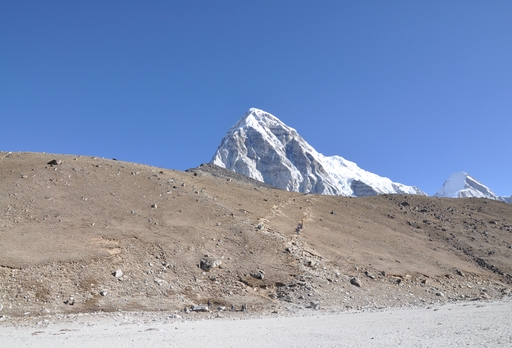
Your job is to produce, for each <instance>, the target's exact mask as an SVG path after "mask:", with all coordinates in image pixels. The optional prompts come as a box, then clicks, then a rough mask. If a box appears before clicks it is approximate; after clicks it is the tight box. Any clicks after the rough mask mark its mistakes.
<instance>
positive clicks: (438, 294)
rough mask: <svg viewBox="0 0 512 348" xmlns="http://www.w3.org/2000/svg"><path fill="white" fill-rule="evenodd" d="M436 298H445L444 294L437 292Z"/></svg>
mask: <svg viewBox="0 0 512 348" xmlns="http://www.w3.org/2000/svg"><path fill="white" fill-rule="evenodd" d="M436 296H439V297H444V294H443V293H442V292H440V291H438V292H436Z"/></svg>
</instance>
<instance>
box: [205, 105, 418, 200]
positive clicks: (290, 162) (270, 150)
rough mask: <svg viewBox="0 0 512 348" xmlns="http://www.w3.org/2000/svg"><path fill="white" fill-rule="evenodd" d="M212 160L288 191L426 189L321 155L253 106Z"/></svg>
mask: <svg viewBox="0 0 512 348" xmlns="http://www.w3.org/2000/svg"><path fill="white" fill-rule="evenodd" d="M211 163H213V164H216V165H218V166H220V167H223V168H227V169H230V170H233V171H235V172H238V173H240V174H243V175H245V176H248V177H251V178H253V179H256V180H259V181H262V182H265V183H267V184H269V185H272V186H275V187H279V188H282V189H285V190H288V191H297V192H304V193H319V194H328V195H344V196H370V195H376V194H383V193H406V194H425V193H423V192H422V191H421V190H420V189H418V188H416V187H412V186H407V185H403V184H399V183H395V182H392V181H391V180H390V179H388V178H385V177H381V176H378V175H376V174H373V173H370V172H368V171H366V170H363V169H361V168H359V167H358V166H357V164H355V163H354V162H350V161H347V160H346V159H344V158H342V157H339V156H331V157H328V156H324V155H322V154H321V153H319V152H317V151H316V150H315V149H314V148H313V147H312V146H310V145H309V144H308V143H307V142H306V141H305V140H304V139H303V138H302V137H301V136H300V135H299V134H298V133H297V131H296V130H295V129H293V128H291V127H288V126H287V125H285V124H284V123H283V122H281V121H280V120H279V119H278V118H277V117H275V116H273V115H271V114H269V113H267V112H265V111H262V110H259V109H255V108H252V109H249V111H248V112H247V113H246V114H245V115H244V116H243V117H242V118H241V119H240V120H239V121H238V122H237V123H236V124H235V125H234V126H233V127H231V129H229V131H228V133H227V134H226V136H225V137H224V139H222V142H221V144H220V146H219V148H218V149H217V152H216V153H215V155H214V156H213V158H212V160H211Z"/></svg>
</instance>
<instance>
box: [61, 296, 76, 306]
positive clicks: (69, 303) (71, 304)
mask: <svg viewBox="0 0 512 348" xmlns="http://www.w3.org/2000/svg"><path fill="white" fill-rule="evenodd" d="M64 304H67V305H70V306H73V305H74V304H75V299H74V298H73V297H70V298H69V299H67V300H66V301H64Z"/></svg>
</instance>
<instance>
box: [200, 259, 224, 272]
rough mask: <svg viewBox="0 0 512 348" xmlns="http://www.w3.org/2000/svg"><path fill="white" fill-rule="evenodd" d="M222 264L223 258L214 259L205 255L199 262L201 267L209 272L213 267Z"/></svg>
mask: <svg viewBox="0 0 512 348" xmlns="http://www.w3.org/2000/svg"><path fill="white" fill-rule="evenodd" d="M221 264H222V260H214V259H212V258H209V257H204V258H202V259H201V261H200V262H199V267H200V268H201V269H202V270H203V271H206V272H209V271H210V270H211V269H212V268H215V267H219V266H220V265H221Z"/></svg>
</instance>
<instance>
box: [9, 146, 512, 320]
mask: <svg viewBox="0 0 512 348" xmlns="http://www.w3.org/2000/svg"><path fill="white" fill-rule="evenodd" d="M52 159H57V160H59V161H62V163H61V164H58V165H48V164H47V162H49V161H50V160H52ZM212 173H213V175H212ZM238 179H239V177H238V176H236V175H233V174H232V173H227V172H223V171H222V170H219V169H218V168H214V167H211V166H203V167H199V168H196V169H194V170H191V171H190V172H179V171H173V170H166V169H160V168H153V167H149V166H145V165H139V164H133V163H126V162H121V161H115V160H106V159H100V158H94V157H80V156H65V155H49V154H36V153H0V214H1V215H0V304H1V305H2V306H3V309H2V311H1V312H0V315H6V316H16V315H21V314H23V313H27V312H30V313H31V314H32V315H35V314H45V313H67V312H79V311H98V310H103V311H112V310H141V309H144V310H182V309H183V308H185V307H189V306H191V305H198V304H206V303H208V302H210V305H211V306H210V308H214V309H216V308H217V307H219V306H225V307H227V308H230V307H231V305H234V306H235V309H240V308H241V306H242V304H247V305H248V308H249V310H250V311H258V312H259V311H261V312H264V313H265V312H267V313H268V312H272V311H278V312H279V311H282V310H294V309H298V308H307V307H311V305H312V303H313V307H316V305H317V304H320V303H321V307H322V308H329V307H330V308H334V309H344V308H375V307H383V306H403V305H423V304H430V303H434V302H444V301H450V300H463V299H474V298H499V297H502V296H509V292H510V290H509V289H510V287H511V283H512V281H511V278H510V274H512V259H511V258H510V253H511V251H512V249H511V247H512V205H510V204H505V203H500V202H496V201H490V200H483V199H437V198H431V197H422V196H403V195H397V196H393V195H389V196H376V197H368V198H348V197H335V196H318V195H304V194H298V193H291V192H286V191H281V190H276V189H272V188H268V187H265V186H264V185H258V184H257V183H255V182H253V181H250V180H244V179H242V180H238ZM299 226H302V228H299V230H300V231H299V233H297V230H298V229H297V227H299ZM201 259H204V260H206V261H210V262H212V261H218V262H217V263H219V261H220V263H221V264H220V265H219V266H218V267H215V268H212V269H211V270H209V271H208V272H206V271H204V270H203V269H201V268H200V267H199V265H200V262H201ZM116 270H122V272H123V275H122V276H120V277H116V276H114V275H113V272H115V271H116ZM251 274H252V275H251ZM259 278H261V279H259ZM354 278H357V281H356V280H355V279H354ZM357 282H359V283H360V285H361V286H356V285H354V284H353V283H357Z"/></svg>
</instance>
